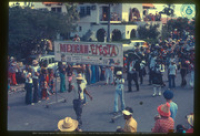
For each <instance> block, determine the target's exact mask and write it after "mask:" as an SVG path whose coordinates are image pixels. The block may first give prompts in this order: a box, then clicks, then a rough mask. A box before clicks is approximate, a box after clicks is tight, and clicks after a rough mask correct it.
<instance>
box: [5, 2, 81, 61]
mask: <svg viewBox="0 0 200 136" xmlns="http://www.w3.org/2000/svg"><path fill="white" fill-rule="evenodd" d="M66 8H67V13H57V12H52V11H40V10H36V9H31V8H29V7H25V8H21V7H20V6H14V7H10V8H9V43H8V50H9V55H12V56H15V57H17V58H18V59H21V58H26V57H27V56H28V55H30V54H31V52H32V51H33V50H34V49H35V48H36V45H38V44H41V40H42V39H51V40H52V41H53V40H55V38H56V35H57V33H58V32H59V33H61V34H63V35H65V34H67V33H69V32H72V31H75V28H76V21H77V20H79V15H78V13H77V12H76V5H74V4H71V5H69V4H66Z"/></svg>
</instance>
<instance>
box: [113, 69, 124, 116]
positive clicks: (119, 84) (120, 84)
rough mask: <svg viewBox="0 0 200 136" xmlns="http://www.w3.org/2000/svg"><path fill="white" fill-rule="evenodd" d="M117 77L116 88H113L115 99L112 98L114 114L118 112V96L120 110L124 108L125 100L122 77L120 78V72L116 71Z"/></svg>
mask: <svg viewBox="0 0 200 136" xmlns="http://www.w3.org/2000/svg"><path fill="white" fill-rule="evenodd" d="M116 75H117V78H116V80H115V85H116V90H115V100H114V114H115V113H117V112H119V109H118V107H119V105H118V98H119V97H120V101H121V110H124V108H125V100H124V82H125V81H124V79H123V78H122V72H121V71H117V73H116Z"/></svg>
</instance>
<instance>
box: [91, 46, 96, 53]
mask: <svg viewBox="0 0 200 136" xmlns="http://www.w3.org/2000/svg"><path fill="white" fill-rule="evenodd" d="M90 47H91V51H92V54H97V48H96V46H95V45H94V44H91V45H90Z"/></svg>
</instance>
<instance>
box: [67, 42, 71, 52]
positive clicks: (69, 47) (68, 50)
mask: <svg viewBox="0 0 200 136" xmlns="http://www.w3.org/2000/svg"><path fill="white" fill-rule="evenodd" d="M71 50H72V46H71V45H70V44H67V52H71Z"/></svg>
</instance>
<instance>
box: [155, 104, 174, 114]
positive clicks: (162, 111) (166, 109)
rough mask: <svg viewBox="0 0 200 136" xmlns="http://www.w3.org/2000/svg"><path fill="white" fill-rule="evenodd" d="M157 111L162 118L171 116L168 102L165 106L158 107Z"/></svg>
mask: <svg viewBox="0 0 200 136" xmlns="http://www.w3.org/2000/svg"><path fill="white" fill-rule="evenodd" d="M157 110H158V113H159V114H160V115H162V116H165V117H169V116H170V115H171V112H170V104H169V103H168V102H167V103H166V104H163V105H160V106H158V108H157Z"/></svg>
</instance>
